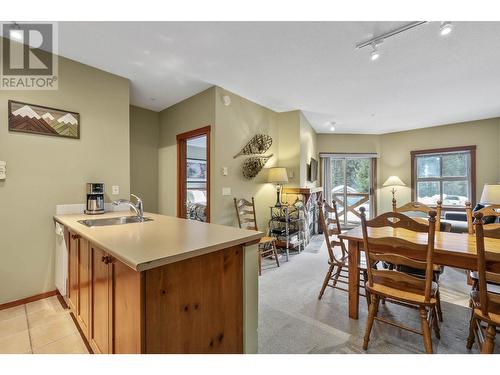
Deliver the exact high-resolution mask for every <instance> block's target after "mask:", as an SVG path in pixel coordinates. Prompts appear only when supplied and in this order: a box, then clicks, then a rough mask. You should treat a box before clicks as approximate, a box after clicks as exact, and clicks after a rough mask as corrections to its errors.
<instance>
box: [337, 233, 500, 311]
mask: <svg viewBox="0 0 500 375" xmlns="http://www.w3.org/2000/svg"><path fill="white" fill-rule="evenodd" d="M368 236H369V237H379V238H380V237H394V238H400V239H405V240H408V241H411V242H414V243H421V244H426V243H427V236H428V235H427V233H416V232H413V231H410V230H407V229H403V228H393V227H381V228H368ZM339 238H340V239H342V240H346V241H348V256H349V258H348V270H349V283H348V291H349V304H348V309H349V317H350V318H352V319H358V316H359V287H360V275H359V274H360V273H359V264H360V258H361V256H362V255H361V253H362V252H363V233H362V230H361V226H358V227H355V228H353V229H350V230H348V231H346V232H344V233H342V234H340V235H339ZM484 244H485V250H486V251H491V252H495V253H498V254H500V239H495V238H485V239H484ZM380 250H382V251H383V249H377V251H380ZM387 252H392V253H394V252H395V249H394V248H392V247H391V248H388V249H387ZM397 253H398V254H400V255H404V256H407V257H410V258H413V259H416V260H423V261H425V253H421V254H418V253H415V252H414V251H413V252H412V251H410V250H408V251H405V250H404V249H398V250H397ZM433 261H434V263H435V264H439V265H442V266H450V267H455V268H461V269H464V270H477V254H476V237H475V235H474V234H468V233H451V232H436V234H435V240H434V258H433ZM499 267H500V265H499Z"/></svg>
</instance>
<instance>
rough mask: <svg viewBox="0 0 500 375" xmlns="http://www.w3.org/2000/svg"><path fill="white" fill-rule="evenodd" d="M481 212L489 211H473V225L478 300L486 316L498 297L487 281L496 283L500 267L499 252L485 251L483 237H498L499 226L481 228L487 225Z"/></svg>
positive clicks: (498, 278) (499, 276)
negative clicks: (499, 264)
mask: <svg viewBox="0 0 500 375" xmlns="http://www.w3.org/2000/svg"><path fill="white" fill-rule="evenodd" d="M483 212H487V213H489V211H487V210H485V211H483V209H481V210H478V211H477V212H475V213H474V218H475V220H474V227H475V232H476V251H477V273H478V277H479V302H480V305H481V312H482V314H483V315H485V316H488V314H489V307H490V303H491V304H496V303H497V302H496V301H497V299H498V298H499V297H498V295H496V294H494V293H491V292H489V291H488V282H496V283H498V282H499V281H500V269H499V268H498V266H497V265H498V261H499V260H500V254H498V253H493V252H490V251H486V249H485V246H484V242H485V241H484V239H485V237H486V238H500V228H498V227H497V228H495V229H485V228H483V227H488V226H487V225H484V223H483V216H484V213H483ZM499 302H500V301H499Z"/></svg>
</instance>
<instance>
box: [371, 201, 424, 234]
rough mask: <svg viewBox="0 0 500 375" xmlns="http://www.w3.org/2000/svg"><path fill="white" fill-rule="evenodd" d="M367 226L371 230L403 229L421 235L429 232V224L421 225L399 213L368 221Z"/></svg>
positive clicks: (389, 213) (380, 216)
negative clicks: (384, 228) (385, 228)
mask: <svg viewBox="0 0 500 375" xmlns="http://www.w3.org/2000/svg"><path fill="white" fill-rule="evenodd" d="M362 208H364V207H362ZM366 225H367V227H371V228H383V227H392V228H402V229H408V230H411V231H414V232H420V233H426V232H428V231H429V226H428V225H427V224H424V223H419V222H418V221H415V220H413V219H411V218H410V217H408V216H406V215H403V214H401V213H398V212H386V213H384V214H382V215H379V216H377V217H376V218H374V219H372V220H367V221H366Z"/></svg>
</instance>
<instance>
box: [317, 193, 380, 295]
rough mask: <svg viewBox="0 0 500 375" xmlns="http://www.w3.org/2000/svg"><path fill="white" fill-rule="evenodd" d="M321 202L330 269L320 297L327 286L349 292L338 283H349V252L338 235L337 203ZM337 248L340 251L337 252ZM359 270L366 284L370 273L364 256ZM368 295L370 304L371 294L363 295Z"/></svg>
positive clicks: (320, 218)
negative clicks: (367, 270)
mask: <svg viewBox="0 0 500 375" xmlns="http://www.w3.org/2000/svg"><path fill="white" fill-rule="evenodd" d="M318 204H319V221H320V225H321V229H322V230H323V235H324V236H325V241H326V248H327V250H328V271H327V272H326V275H325V278H324V281H323V285H322V286H321V290H320V292H319V295H318V299H321V297H323V294H324V293H325V289H326V287H327V286H329V287H331V288H334V289H339V290H343V291H345V292H347V291H348V290H347V289H346V288H343V287H342V286H339V285H338V284H339V283H340V284H348V283H349V272H348V266H349V264H348V253H347V249H346V246H345V243H344V241H343V240H342V239H340V238H338V237H337V236H338V235H339V234H341V229H340V221H339V215H338V211H337V204H336V203H335V201H333V202H332V205H331V206H330V205H329V204H328V203H326V201H323V202H318ZM335 248H339V249H340V251H337V252H335ZM359 272H360V273H361V276H362V280H363V282H364V283H365V284H366V281H367V280H368V274H367V272H366V262H365V261H364V259H363V258H362V259H361V261H360V266H359ZM363 296H364V297H366V300H367V304H368V305H370V296H369V294H368V293H366V291H365V294H364V295H363Z"/></svg>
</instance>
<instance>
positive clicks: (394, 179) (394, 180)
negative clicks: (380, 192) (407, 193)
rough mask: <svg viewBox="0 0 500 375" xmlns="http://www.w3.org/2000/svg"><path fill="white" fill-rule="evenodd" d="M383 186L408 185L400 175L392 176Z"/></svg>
mask: <svg viewBox="0 0 500 375" xmlns="http://www.w3.org/2000/svg"><path fill="white" fill-rule="evenodd" d="M382 186H406V184H405V183H404V182H403V181H401V179H400V178H399V177H398V176H391V177H389V178H388V179H387V180H386V181H385V182H384V184H383V185H382Z"/></svg>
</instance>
